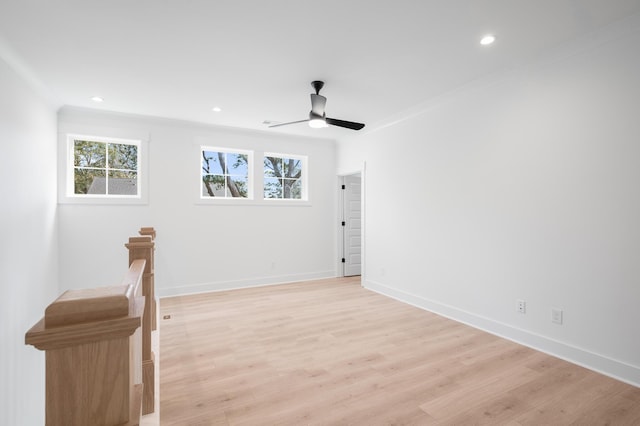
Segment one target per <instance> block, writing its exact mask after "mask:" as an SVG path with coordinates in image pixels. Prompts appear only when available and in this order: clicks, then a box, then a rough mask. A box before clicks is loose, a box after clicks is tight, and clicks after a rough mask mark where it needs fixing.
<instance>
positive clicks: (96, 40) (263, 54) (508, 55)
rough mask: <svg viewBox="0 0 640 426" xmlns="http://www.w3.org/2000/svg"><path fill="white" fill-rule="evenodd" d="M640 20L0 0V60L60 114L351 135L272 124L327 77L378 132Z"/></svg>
mask: <svg viewBox="0 0 640 426" xmlns="http://www.w3.org/2000/svg"><path fill="white" fill-rule="evenodd" d="M638 12H640V0H393V1H384V0H379V1H378V0H342V1H336V0H324V1H308V0H289V1H288V0H269V1H266V0H100V1H97V0H0V45H1V46H2V47H3V48H2V49H0V54H3V56H4V57H5V60H7V59H10V61H9V62H11V63H12V64H13V65H14V66H16V67H18V68H21V69H22V70H23V72H24V73H25V74H28V75H31V77H34V78H35V79H36V80H39V81H40V82H41V83H42V84H43V85H44V86H45V87H46V88H47V89H48V91H50V93H51V94H52V95H53V97H54V99H55V102H56V103H57V104H59V105H72V106H79V107H89V108H98V109H104V110H112V111H119V112H126V113H134V114H143V115H150V116H159V117H167V118H176V119H182V120H190V121H196V122H202V123H209V124H215V125H224V126H234V127H242V128H249V129H259V130H264V131H268V132H283V133H289V134H298V135H307V136H317V137H323V138H324V137H326V138H334V139H339V138H341V137H344V136H346V135H350V134H351V132H353V130H348V129H341V128H335V127H330V128H327V129H310V128H309V127H308V126H307V125H306V124H304V123H302V124H296V125H292V126H287V127H281V128H277V129H267V128H266V126H265V125H264V124H262V123H263V121H264V120H272V121H280V122H285V121H293V120H301V119H305V118H307V115H308V112H309V109H310V100H309V94H310V93H311V92H312V88H311V86H310V82H311V81H312V80H317V79H319V80H324V81H325V82H326V85H325V88H324V90H323V91H322V92H321V93H322V94H323V95H325V96H326V97H327V98H328V101H327V108H326V110H327V116H329V117H333V118H339V119H345V120H351V121H359V122H364V123H366V124H367V127H366V128H365V129H368V128H371V127H375V125H376V123H381V122H383V121H384V120H385V119H386V118H388V117H390V116H393V115H397V114H398V113H400V112H402V111H404V110H407V109H410V108H411V107H413V106H415V105H417V104H420V103H423V102H426V101H428V100H429V99H430V98H432V97H434V96H437V95H441V94H443V93H446V92H448V91H451V90H453V89H455V88H457V87H460V86H462V85H465V84H468V83H469V82H471V81H474V80H477V79H479V78H482V77H485V76H487V75H489V74H491V73H495V72H499V71H500V70H504V69H507V68H510V67H514V66H518V65H522V64H526V63H527V62H530V61H533V60H535V59H536V58H537V57H540V56H541V55H544V54H545V52H548V51H550V50H551V49H553V48H554V47H557V46H559V45H562V44H563V43H567V42H569V41H571V40H572V39H575V38H578V37H580V36H582V35H585V34H587V33H589V32H592V31H595V30H597V29H598V28H600V27H603V26H606V25H610V24H612V23H613V22H614V21H616V20H619V19H622V18H624V17H625V16H628V15H631V14H635V13H638ZM486 33H494V34H496V36H497V37H498V39H497V42H496V43H495V44H494V45H492V46H490V47H483V46H481V45H480V44H479V40H480V38H481V36H482V35H484V34H486ZM94 95H99V96H102V97H103V98H104V99H105V101H104V102H103V103H102V104H96V103H94V102H92V101H91V100H90V98H91V97H92V96H94ZM214 106H219V107H220V108H222V112H219V113H214V112H212V110H211V109H212V107H214Z"/></svg>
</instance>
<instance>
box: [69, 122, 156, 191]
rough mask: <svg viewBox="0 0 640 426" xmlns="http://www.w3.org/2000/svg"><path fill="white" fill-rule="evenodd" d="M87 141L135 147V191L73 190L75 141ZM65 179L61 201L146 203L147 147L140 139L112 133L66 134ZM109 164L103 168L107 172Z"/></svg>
mask: <svg viewBox="0 0 640 426" xmlns="http://www.w3.org/2000/svg"><path fill="white" fill-rule="evenodd" d="M79 140H81V141H90V142H97V143H103V144H110V143H111V144H126V145H134V146H136V147H137V158H136V166H137V169H136V189H137V194H135V195H128V194H76V193H75V192H74V189H75V179H74V177H75V170H76V166H75V161H74V153H75V142H76V141H79ZM64 141H65V142H64V162H63V164H64V182H63V185H62V186H61V188H60V189H61V194H60V197H59V200H58V201H59V202H60V203H75V204H146V203H147V188H146V167H145V166H144V164H145V157H146V146H145V141H144V140H142V139H139V138H123V137H111V136H96V135H91V134H83V133H66V135H65V138H64ZM108 170H109V169H108V165H107V164H106V165H105V171H108Z"/></svg>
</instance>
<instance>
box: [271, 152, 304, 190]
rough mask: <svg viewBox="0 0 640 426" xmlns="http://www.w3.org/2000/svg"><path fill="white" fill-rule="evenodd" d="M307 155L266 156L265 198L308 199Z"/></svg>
mask: <svg viewBox="0 0 640 426" xmlns="http://www.w3.org/2000/svg"><path fill="white" fill-rule="evenodd" d="M305 165H306V157H297V156H292V155H286V154H285V155H283V154H268V153H265V157H264V198H265V199H290V200H306V199H307V194H306V185H305V176H304V173H306V170H305V168H306V167H305Z"/></svg>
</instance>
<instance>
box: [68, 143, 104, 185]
mask: <svg viewBox="0 0 640 426" xmlns="http://www.w3.org/2000/svg"><path fill="white" fill-rule="evenodd" d="M106 156H107V145H106V144H105V143H102V142H91V141H80V140H76V141H74V143H73V164H74V166H76V167H101V168H104V167H105V165H106ZM76 194H84V193H80V192H76Z"/></svg>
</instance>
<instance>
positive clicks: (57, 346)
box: [25, 264, 144, 426]
mask: <svg viewBox="0 0 640 426" xmlns="http://www.w3.org/2000/svg"><path fill="white" fill-rule="evenodd" d="M140 267H141V269H142V268H143V267H144V265H143V264H140ZM138 284H139V283H138ZM138 288H139V286H136V283H133V284H132V285H121V286H115V287H101V288H95V289H88V290H69V291H66V292H65V293H63V294H62V295H61V296H60V297H59V298H58V299H56V300H55V301H54V302H53V303H51V304H50V305H49V306H48V307H47V308H46V310H45V314H44V318H42V319H41V320H40V321H39V322H38V323H37V324H36V325H34V326H33V327H32V328H31V329H30V330H29V331H28V332H27V334H26V336H25V342H26V343H27V344H29V345H33V346H35V347H36V348H38V349H40V350H43V351H46V355H45V357H46V424H47V426H58V425H60V426H74V425H78V426H86V425H137V424H138V423H139V421H140V407H141V398H142V372H141V348H140V347H141V342H140V340H141V336H140V330H141V328H140V325H141V322H142V314H143V310H144V298H143V297H141V295H138V294H136V292H137V289H138Z"/></svg>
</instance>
